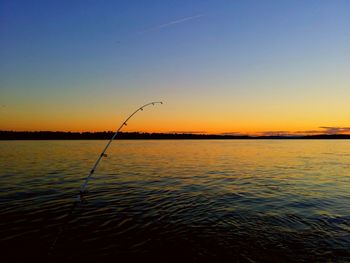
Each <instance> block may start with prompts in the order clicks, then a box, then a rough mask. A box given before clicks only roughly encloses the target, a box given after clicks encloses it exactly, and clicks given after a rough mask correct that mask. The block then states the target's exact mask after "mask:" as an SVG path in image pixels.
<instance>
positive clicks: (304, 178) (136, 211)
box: [0, 140, 350, 262]
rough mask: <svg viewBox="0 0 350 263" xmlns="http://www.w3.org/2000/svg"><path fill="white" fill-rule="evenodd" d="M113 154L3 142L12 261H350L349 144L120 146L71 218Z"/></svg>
mask: <svg viewBox="0 0 350 263" xmlns="http://www.w3.org/2000/svg"><path fill="white" fill-rule="evenodd" d="M105 144H106V141H13V142H4V141H3V142H0V249H1V259H6V261H10V260H19V259H25V260H28V259H31V258H36V259H40V260H51V261H52V260H54V259H58V260H59V261H61V262H65V261H69V260H71V261H82V260H94V261H98V260H99V261H101V262H102V261H106V262H110V261H114V262H130V261H133V260H139V261H140V260H143V261H145V260H147V259H152V260H154V261H159V262H169V261H173V262H181V261H182V262H184V261H192V262H193V261H198V262H202V261H215V262H286V261H288V262H297V261H298V262H315V261H322V262H329V261H331V262H347V261H350V141H341V140H337V141H330V140H328V141H322V140H312V141H305V140H303V141H297V140H292V141H288V140H286V141H284V140H259V141H253V140H249V141H244V140H225V141H116V142H114V143H113V144H112V147H111V148H110V150H109V152H108V157H107V158H105V159H103V160H102V162H101V164H100V166H99V168H98V169H97V171H96V173H95V175H94V178H93V180H91V181H90V184H89V187H88V188H89V193H88V195H87V196H86V200H85V202H84V203H81V204H79V205H78V207H77V208H76V210H75V211H74V213H73V214H72V216H71V217H69V218H67V213H68V211H69V208H70V206H71V203H72V200H73V197H74V196H75V195H76V193H77V190H78V189H79V186H80V184H81V183H82V179H83V178H84V177H85V176H86V175H87V173H88V171H89V170H90V169H91V166H92V164H93V162H94V161H95V159H96V158H97V156H98V154H99V153H100V151H101V149H102V148H103V147H104V145H105ZM65 222H67V224H66V226H65V228H64V230H63V233H62V235H61V237H60V238H59V239H58V241H57V245H56V247H55V249H54V250H53V251H52V253H51V255H50V256H48V250H49V247H50V245H51V243H52V242H53V240H54V239H55V236H56V234H57V232H58V231H59V229H60V228H61V226H62V225H63V224H65ZM1 261H2V262H6V261H3V260H1Z"/></svg>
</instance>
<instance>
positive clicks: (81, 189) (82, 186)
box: [77, 101, 163, 201]
mask: <svg viewBox="0 0 350 263" xmlns="http://www.w3.org/2000/svg"><path fill="white" fill-rule="evenodd" d="M155 104H163V102H162V101H154V102H150V103H147V104H145V105H143V106H141V107H140V108H138V109H137V110H135V111H134V112H133V113H132V114H131V115H130V116H129V117H128V118H126V120H125V121H124V122H123V123H122V125H120V127H119V128H118V130H117V131H116V132H115V133H114V135H113V137H112V138H111V139H110V140H109V142H108V143H107V145H106V147H105V148H104V149H103V151H102V153H101V154H100V156H99V157H98V159H97V160H96V162H95V164H94V166H93V167H92V169H91V170H90V173H89V175H88V176H87V177H86V179H85V181H84V183H83V184H82V185H81V187H80V191H79V195H78V196H77V200H78V201H80V200H81V197H82V195H83V194H84V193H86V187H87V185H88V183H89V180H90V178H91V176H92V175H93V173H94V172H95V170H96V168H97V166H98V164H99V163H100V161H101V159H102V157H106V156H107V155H106V154H105V152H106V151H107V149H108V147H109V145H110V144H111V143H112V141H113V140H114V138H115V137H116V136H117V134H118V133H119V132H120V130H121V129H122V128H123V127H124V126H127V122H128V120H130V119H131V118H132V116H134V115H135V114H136V113H137V112H138V111H143V109H144V108H145V107H147V106H150V105H153V106H154V105H155Z"/></svg>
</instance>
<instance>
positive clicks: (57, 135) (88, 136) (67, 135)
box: [0, 131, 350, 140]
mask: <svg viewBox="0 0 350 263" xmlns="http://www.w3.org/2000/svg"><path fill="white" fill-rule="evenodd" d="M113 134H114V132H112V131H108V132H59V131H55V132H54V131H0V140H107V139H110V138H111V137H112V136H113ZM118 139H122V140H145V139H151V140H162V139H163V140H166V139H171V140H173V139H180V140H184V139H350V135H347V134H320V135H306V136H248V135H215V134H188V133H143V132H120V133H119V134H118Z"/></svg>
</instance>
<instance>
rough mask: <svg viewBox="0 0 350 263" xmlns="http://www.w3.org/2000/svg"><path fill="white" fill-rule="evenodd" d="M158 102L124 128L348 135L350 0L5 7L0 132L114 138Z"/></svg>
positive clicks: (0, 18) (0, 28)
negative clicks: (102, 133)
mask: <svg viewBox="0 0 350 263" xmlns="http://www.w3.org/2000/svg"><path fill="white" fill-rule="evenodd" d="M154 100H155V101H158V100H162V101H164V105H160V106H156V107H150V108H147V110H145V111H143V112H140V113H139V114H138V115H136V116H135V118H134V119H132V120H131V121H130V122H129V125H128V126H127V127H126V129H125V130H126V131H149V132H169V131H172V132H173V131H181V132H182V131H184V132H185V131H191V132H196V131H198V132H207V133H234V132H238V133H261V132H281V133H283V132H300V131H306V132H310V133H312V131H318V130H319V131H323V130H331V129H336V130H337V129H338V130H340V131H345V132H346V131H348V130H350V128H347V127H350V1H347V0H344V1H339V0H332V1H328V0H318V1H313V0H308V1H306V0H304V1H298V0H293V1H281V0H276V1H262V0H257V1H249V0H242V1H234V0H227V1H224V0H212V1H206V0H201V1H190V0H187V1H166V0H157V1H155V0H152V1H145V0H142V1H131V0H130V1H103V0H95V1H92V0H90V1H88V0H84V1H71V0H70V1H62V0H60V1H28V0H25V1H17V0H11V1H5V0H2V1H1V0H0V130H52V131H57V130H59V131H105V130H114V129H115V128H117V127H118V126H119V125H120V123H121V122H122V120H123V119H124V118H125V117H127V115H128V114H130V113H131V112H132V111H133V110H135V109H136V108H137V107H139V106H141V105H142V104H145V103H147V102H149V101H154ZM320 127H325V128H320ZM342 129H343V130H342ZM338 130H337V131H338Z"/></svg>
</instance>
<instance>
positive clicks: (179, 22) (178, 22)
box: [141, 14, 204, 33]
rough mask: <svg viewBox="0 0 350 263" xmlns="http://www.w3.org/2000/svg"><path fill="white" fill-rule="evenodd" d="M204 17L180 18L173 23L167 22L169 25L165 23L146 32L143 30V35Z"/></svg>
mask: <svg viewBox="0 0 350 263" xmlns="http://www.w3.org/2000/svg"><path fill="white" fill-rule="evenodd" d="M203 16H204V15H203V14H199V15H195V16H188V17H184V18H180V19H177V20H173V21H170V22H167V23H164V24H160V25H157V26H154V27H150V28H148V29H146V30H143V31H142V32H141V33H145V32H150V31H154V30H160V29H163V28H166V27H170V26H174V25H177V24H181V23H185V22H188V21H190V20H195V19H198V18H200V17H203Z"/></svg>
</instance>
